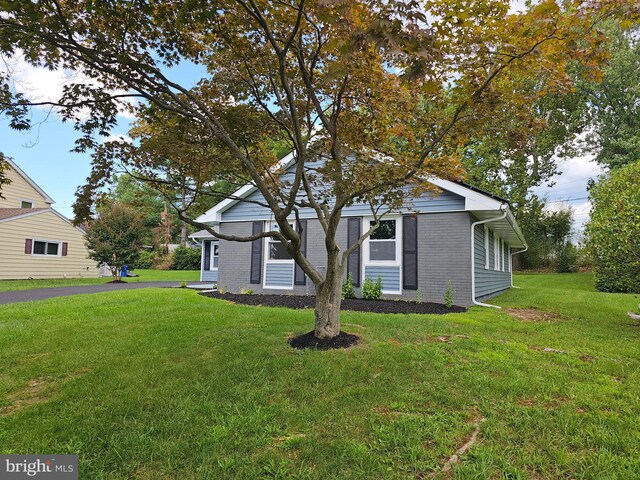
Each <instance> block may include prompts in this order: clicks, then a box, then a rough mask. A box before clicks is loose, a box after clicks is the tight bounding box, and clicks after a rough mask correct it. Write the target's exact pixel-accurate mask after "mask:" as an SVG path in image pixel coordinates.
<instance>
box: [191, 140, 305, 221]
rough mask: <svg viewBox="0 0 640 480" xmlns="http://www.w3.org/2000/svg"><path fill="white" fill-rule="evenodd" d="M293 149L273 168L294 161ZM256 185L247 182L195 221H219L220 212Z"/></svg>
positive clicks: (288, 165)
mask: <svg viewBox="0 0 640 480" xmlns="http://www.w3.org/2000/svg"><path fill="white" fill-rule="evenodd" d="M295 160H296V159H295V151H291V153H289V154H288V155H286V156H284V157H283V158H282V159H281V160H280V161H279V162H278V163H277V164H276V166H275V167H274V170H279V169H284V170H287V169H288V168H289V167H290V166H291V165H293V164H294V163H295ZM256 188H257V187H256V186H255V184H253V183H247V184H246V185H245V186H243V187H241V188H239V189H238V190H236V191H235V192H233V195H232V198H226V199H224V200H222V201H221V202H220V203H217V204H216V205H214V206H213V207H212V208H210V209H209V210H207V212H206V213H203V214H202V215H200V216H199V217H198V218H196V222H201V223H210V222H219V221H220V220H221V215H222V212H224V211H225V210H227V209H228V208H230V207H232V206H233V205H235V204H236V203H238V202H239V200H238V199H239V198H244V197H246V196H247V195H249V194H250V193H253V191H254V190H256Z"/></svg>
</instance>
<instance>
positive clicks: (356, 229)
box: [347, 217, 362, 287]
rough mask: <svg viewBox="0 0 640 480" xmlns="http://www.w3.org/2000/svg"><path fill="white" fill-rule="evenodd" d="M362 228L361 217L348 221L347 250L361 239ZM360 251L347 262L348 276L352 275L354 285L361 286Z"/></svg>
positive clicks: (355, 252)
mask: <svg viewBox="0 0 640 480" xmlns="http://www.w3.org/2000/svg"><path fill="white" fill-rule="evenodd" d="M361 228H362V219H361V218H360V217H351V218H349V219H348V220H347V248H350V247H351V245H353V244H354V243H356V242H357V241H358V239H359V238H360V235H362V233H361V231H362V230H361ZM360 251H361V248H360V247H358V248H357V249H356V250H355V251H354V252H353V253H352V254H351V255H349V259H348V260H347V275H349V274H351V276H352V278H353V285H354V286H356V287H359V286H360Z"/></svg>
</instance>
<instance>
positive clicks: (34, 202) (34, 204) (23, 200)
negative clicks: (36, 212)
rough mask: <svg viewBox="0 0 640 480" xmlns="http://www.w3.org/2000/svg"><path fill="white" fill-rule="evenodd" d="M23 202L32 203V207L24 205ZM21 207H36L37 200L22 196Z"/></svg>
mask: <svg viewBox="0 0 640 480" xmlns="http://www.w3.org/2000/svg"><path fill="white" fill-rule="evenodd" d="M22 202H27V203H30V204H31V206H30V207H23V206H22ZM20 208H36V201H35V200H29V199H28V198H21V199H20Z"/></svg>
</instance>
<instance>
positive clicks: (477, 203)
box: [428, 177, 504, 211]
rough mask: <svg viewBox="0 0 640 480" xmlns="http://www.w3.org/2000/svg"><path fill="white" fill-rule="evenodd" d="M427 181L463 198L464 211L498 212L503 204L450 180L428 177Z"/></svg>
mask: <svg viewBox="0 0 640 480" xmlns="http://www.w3.org/2000/svg"><path fill="white" fill-rule="evenodd" d="M428 181H429V182H430V183H433V184H434V185H436V186H437V187H440V188H442V189H443V190H448V191H449V192H451V193H455V194H456V195H460V196H461V197H464V209H465V210H467V211H473V210H500V208H501V206H502V205H503V204H504V202H501V201H500V200H496V199H495V198H491V197H490V196H488V195H486V194H484V193H480V192H476V191H474V190H472V189H470V188H468V187H465V186H464V185H460V184H458V183H455V182H452V181H450V180H443V179H442V178H438V177H429V178H428Z"/></svg>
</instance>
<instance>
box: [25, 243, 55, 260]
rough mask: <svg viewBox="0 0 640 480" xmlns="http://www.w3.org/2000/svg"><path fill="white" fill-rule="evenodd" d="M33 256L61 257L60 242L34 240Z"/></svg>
mask: <svg viewBox="0 0 640 480" xmlns="http://www.w3.org/2000/svg"><path fill="white" fill-rule="evenodd" d="M31 253H32V254H33V255H47V256H52V257H57V256H59V255H60V242H50V241H45V240H34V241H33V250H32V251H31Z"/></svg>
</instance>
